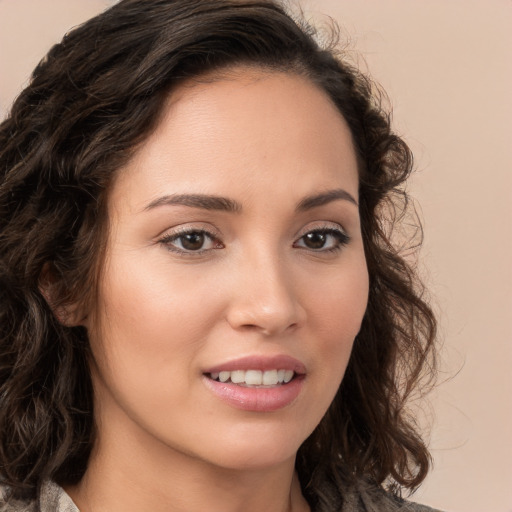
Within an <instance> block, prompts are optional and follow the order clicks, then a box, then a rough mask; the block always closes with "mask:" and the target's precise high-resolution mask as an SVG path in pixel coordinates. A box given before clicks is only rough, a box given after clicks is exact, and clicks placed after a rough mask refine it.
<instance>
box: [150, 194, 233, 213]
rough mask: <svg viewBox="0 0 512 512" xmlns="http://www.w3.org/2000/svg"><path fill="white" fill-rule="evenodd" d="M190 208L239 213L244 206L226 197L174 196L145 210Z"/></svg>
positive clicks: (162, 199) (153, 203) (159, 200)
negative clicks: (177, 207) (175, 207)
mask: <svg viewBox="0 0 512 512" xmlns="http://www.w3.org/2000/svg"><path fill="white" fill-rule="evenodd" d="M164 205H166V206H176V205H177V206H190V207H191V208H201V209H202V210H217V211H225V212H234V213H238V212H240V211H241V210H242V205H241V204H240V203H239V202H238V201H234V200H233V199H228V198H226V197H218V196H210V195H206V194H172V195H166V196H162V197H159V198H158V199H155V200H154V201H152V202H151V203H149V204H148V205H147V206H146V207H145V208H144V210H152V209H153V208H157V207H158V206H164Z"/></svg>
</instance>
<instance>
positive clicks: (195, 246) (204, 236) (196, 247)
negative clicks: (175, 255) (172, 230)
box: [161, 230, 221, 252]
mask: <svg viewBox="0 0 512 512" xmlns="http://www.w3.org/2000/svg"><path fill="white" fill-rule="evenodd" d="M161 242H162V243H164V244H165V245H166V246H167V247H168V248H169V249H170V250H171V251H176V252H201V251H207V250H209V249H216V248H219V247H220V245H221V244H220V242H218V241H217V240H216V239H215V237H214V236H213V235H211V234H210V233H208V232H206V231H202V230H193V231H186V232H183V233H178V234H174V235H170V236H167V237H165V238H164V239H163V240H162V241H161Z"/></svg>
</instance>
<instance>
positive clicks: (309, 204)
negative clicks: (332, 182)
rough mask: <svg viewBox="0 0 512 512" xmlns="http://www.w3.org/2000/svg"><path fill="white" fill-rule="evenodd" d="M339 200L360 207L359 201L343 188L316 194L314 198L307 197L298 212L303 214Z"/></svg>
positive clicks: (298, 207)
mask: <svg viewBox="0 0 512 512" xmlns="http://www.w3.org/2000/svg"><path fill="white" fill-rule="evenodd" d="M339 200H344V201H349V202H350V203H352V204H354V205H356V206H357V207H359V205H358V204H357V201H356V200H355V199H354V197H353V196H352V195H351V194H349V193H348V192H347V191H346V190H343V189H342V188H337V189H334V190H328V191H327V192H322V193H320V194H315V195H313V196H308V197H305V198H304V199H302V201H301V202H300V203H299V204H298V205H297V211H299V212H303V211H306V210H311V209H312V208H317V207H318V206H323V205H325V204H328V203H331V202H333V201H339Z"/></svg>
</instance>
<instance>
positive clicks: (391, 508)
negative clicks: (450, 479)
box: [0, 482, 440, 512]
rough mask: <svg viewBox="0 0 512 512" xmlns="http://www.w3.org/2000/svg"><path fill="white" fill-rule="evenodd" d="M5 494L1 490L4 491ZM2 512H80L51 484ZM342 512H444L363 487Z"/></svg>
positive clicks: (1, 501)
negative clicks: (36, 495) (34, 497)
mask: <svg viewBox="0 0 512 512" xmlns="http://www.w3.org/2000/svg"><path fill="white" fill-rule="evenodd" d="M0 491H1V489H0ZM0 494H1V496H0V512H80V511H79V510H78V507H77V506H76V505H75V504H74V503H73V500H72V499H71V498H70V497H69V496H68V495H67V493H66V492H65V491H64V489H62V488H61V487H59V486H58V485H57V484H54V483H53V482H47V483H45V484H44V485H43V487H42V489H41V494H40V496H39V503H37V502H35V501H34V502H31V503H23V502H19V501H18V502H14V501H11V502H9V503H8V504H7V503H5V501H4V499H2V497H4V493H3V492H1V493H0ZM344 501H345V503H344V504H343V508H342V510H341V511H340V512H440V511H439V510H435V509H432V508H430V507H426V506H424V505H418V504H416V503H412V502H408V501H403V502H400V501H397V500H396V499H394V498H391V497H389V495H387V494H385V493H382V490H381V489H378V490H377V492H374V491H373V490H369V489H367V488H365V489H363V488H361V487H359V488H358V489H357V490H354V491H353V492H352V493H350V494H349V495H348V496H346V497H345V500H344Z"/></svg>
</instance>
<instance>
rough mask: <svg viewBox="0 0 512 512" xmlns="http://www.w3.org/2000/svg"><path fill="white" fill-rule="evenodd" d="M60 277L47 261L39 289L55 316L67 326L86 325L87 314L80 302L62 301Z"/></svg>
mask: <svg viewBox="0 0 512 512" xmlns="http://www.w3.org/2000/svg"><path fill="white" fill-rule="evenodd" d="M58 288H59V286H58V278H56V276H55V273H54V271H53V269H52V268H51V264H50V263H45V264H44V267H43V270H42V272H41V275H40V276H39V291H40V292H41V295H42V296H43V297H44V299H45V300H46V302H47V303H48V306H50V309H51V310H52V312H53V314H54V315H55V318H56V319H57V320H58V321H59V323H60V324H62V325H64V326H66V327H77V326H85V323H86V315H84V314H83V311H82V308H81V307H80V306H79V304H78V303H73V302H62V301H61V300H60V297H59V295H60V294H59V291H60V290H58Z"/></svg>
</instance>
